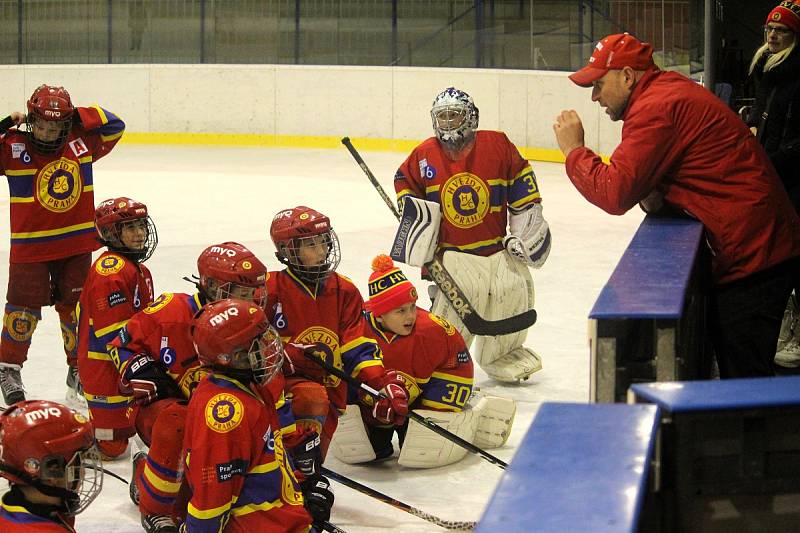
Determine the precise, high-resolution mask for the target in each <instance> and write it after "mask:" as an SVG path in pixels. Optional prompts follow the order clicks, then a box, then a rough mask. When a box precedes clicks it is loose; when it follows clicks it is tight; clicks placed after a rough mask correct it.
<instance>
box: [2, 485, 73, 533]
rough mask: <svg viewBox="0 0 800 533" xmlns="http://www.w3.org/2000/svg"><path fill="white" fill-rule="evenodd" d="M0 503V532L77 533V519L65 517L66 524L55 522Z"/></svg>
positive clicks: (23, 509)
mask: <svg viewBox="0 0 800 533" xmlns="http://www.w3.org/2000/svg"><path fill="white" fill-rule="evenodd" d="M6 496H7V494H4V495H3V501H2V502H0V531H8V532H9V533H10V532H12V531H13V532H14V533H65V532H67V531H68V532H70V533H75V517H69V518H67V517H64V518H63V520H64V522H54V521H52V520H50V519H48V518H44V517H42V516H39V515H35V514H33V513H31V512H30V511H28V510H27V509H25V508H24V507H21V506H19V505H11V504H8V503H6V502H5V499H6Z"/></svg>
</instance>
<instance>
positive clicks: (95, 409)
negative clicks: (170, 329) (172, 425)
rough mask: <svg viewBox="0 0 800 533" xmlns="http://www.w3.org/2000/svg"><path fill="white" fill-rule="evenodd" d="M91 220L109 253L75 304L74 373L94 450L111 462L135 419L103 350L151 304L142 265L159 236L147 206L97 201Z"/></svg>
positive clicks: (149, 285) (124, 445)
mask: <svg viewBox="0 0 800 533" xmlns="http://www.w3.org/2000/svg"><path fill="white" fill-rule="evenodd" d="M94 221H95V227H97V234H98V240H99V241H100V242H101V243H102V244H103V245H105V246H107V247H108V250H107V251H105V252H103V254H102V255H100V257H98V258H97V260H96V261H95V262H94V265H92V268H91V269H90V270H89V275H88V276H87V278H86V283H85V284H84V286H83V292H82V293H81V298H80V301H79V302H78V308H77V313H76V314H77V316H78V371H79V374H80V383H81V385H82V387H83V395H84V396H85V397H86V401H87V404H88V407H89V414H90V415H91V418H92V425H93V426H94V430H95V437H96V438H97V445H98V447H99V448H100V452H101V453H102V454H103V458H104V459H106V460H109V459H113V458H115V457H118V456H120V455H121V454H122V453H123V452H124V451H125V449H126V448H127V447H128V439H129V438H130V437H132V436H133V435H135V434H136V429H135V428H134V426H133V421H134V420H135V419H136V418H135V409H134V408H133V407H134V406H133V404H132V400H133V398H132V397H131V396H128V395H121V394H120V392H119V373H118V372H117V367H116V366H114V363H113V362H112V361H111V358H110V357H109V356H108V352H107V350H106V345H107V344H108V343H110V342H111V341H112V340H113V339H114V338H115V337H116V336H117V335H118V334H119V332H120V330H121V329H122V328H123V327H125V324H127V323H128V319H130V317H131V316H133V314H134V313H137V312H139V311H141V310H142V309H144V308H145V307H147V306H148V305H150V302H152V301H153V296H154V294H153V277H152V276H151V275H150V271H149V270H148V269H147V267H146V266H144V264H143V263H144V262H145V261H147V259H148V258H150V256H151V255H152V254H153V252H154V251H155V249H156V245H157V244H158V234H157V233H156V227H155V225H154V224H153V221H152V220H151V218H150V217H149V216H148V214H147V206H146V205H144V204H143V203H141V202H137V201H136V200H132V199H130V198H126V197H120V198H111V199H109V200H105V201H103V202H100V205H98V206H97V209H96V210H95V215H94Z"/></svg>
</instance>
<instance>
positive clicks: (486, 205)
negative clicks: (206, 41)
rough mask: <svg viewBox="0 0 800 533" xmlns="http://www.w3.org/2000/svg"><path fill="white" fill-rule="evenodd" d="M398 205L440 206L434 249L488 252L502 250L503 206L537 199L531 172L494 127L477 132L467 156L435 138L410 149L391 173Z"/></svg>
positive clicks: (538, 199)
mask: <svg viewBox="0 0 800 533" xmlns="http://www.w3.org/2000/svg"><path fill="white" fill-rule="evenodd" d="M394 188H395V192H396V193H397V201H398V203H402V200H403V198H404V197H406V196H414V197H416V198H421V199H424V200H428V201H430V202H436V203H438V204H440V205H441V208H442V221H441V224H440V226H439V249H440V250H460V251H462V252H467V253H471V254H476V255H482V256H488V255H492V254H493V253H495V252H497V251H500V250H502V249H503V245H502V241H503V237H505V235H506V226H507V224H508V218H507V208H508V206H511V207H514V208H517V209H522V208H524V207H525V206H527V205H529V204H531V203H533V202H540V201H541V197H540V195H539V186H538V185H537V183H536V176H535V175H534V173H533V170H532V169H531V166H530V165H529V164H528V161H526V160H525V159H523V157H522V156H521V155H520V154H519V151H518V150H517V148H516V146H514V144H513V143H512V142H511V141H510V140H508V137H506V134H505V133H502V132H499V131H478V132H476V133H475V145H474V147H473V148H472V150H471V151H470V152H469V154H467V156H466V157H464V158H462V159H459V160H458V161H453V160H451V159H450V158H448V157H447V155H446V154H445V152H444V150H442V147H441V146H440V145H439V141H438V139H436V137H431V138H430V139H427V140H426V141H424V142H423V143H422V144H420V145H419V146H417V147H416V148H414V150H413V151H412V152H411V155H409V156H408V158H407V159H406V160H405V161H404V162H403V164H402V165H400V168H399V169H398V171H397V174H395V177H394Z"/></svg>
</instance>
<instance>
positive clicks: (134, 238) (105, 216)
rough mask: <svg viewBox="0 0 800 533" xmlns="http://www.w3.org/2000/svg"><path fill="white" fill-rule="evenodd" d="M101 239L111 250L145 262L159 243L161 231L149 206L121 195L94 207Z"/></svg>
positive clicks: (139, 261)
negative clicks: (158, 230)
mask: <svg viewBox="0 0 800 533" xmlns="http://www.w3.org/2000/svg"><path fill="white" fill-rule="evenodd" d="M94 224H95V226H96V227H97V234H98V236H99V237H98V240H99V241H100V242H101V243H102V244H103V245H104V246H108V248H109V250H112V251H115V252H119V253H121V254H124V255H126V256H127V257H130V258H131V259H132V260H134V261H136V262H137V263H144V262H145V261H147V260H148V259H150V256H152V255H153V252H154V251H155V250H156V246H158V233H157V232H156V226H155V224H153V220H152V219H151V218H150V216H149V215H148V214H147V206H146V205H144V204H143V203H141V202H137V201H136V200H131V199H130V198H126V197H124V196H121V197H119V198H110V199H108V200H104V201H102V202H100V205H98V206H97V209H95V211H94Z"/></svg>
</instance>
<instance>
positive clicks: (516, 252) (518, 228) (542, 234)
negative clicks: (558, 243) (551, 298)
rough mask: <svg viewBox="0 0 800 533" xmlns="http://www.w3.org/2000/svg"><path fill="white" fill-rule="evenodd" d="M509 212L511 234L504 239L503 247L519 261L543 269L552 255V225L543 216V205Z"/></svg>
mask: <svg viewBox="0 0 800 533" xmlns="http://www.w3.org/2000/svg"><path fill="white" fill-rule="evenodd" d="M508 211H509V216H508V219H509V234H508V235H506V236H505V238H503V246H504V247H505V249H506V250H507V251H508V253H509V254H511V257H513V258H514V259H516V260H517V261H520V262H522V263H525V264H527V265H529V266H532V267H533V268H539V267H541V266H542V265H543V264H544V262H545V261H546V260H547V256H548V255H549V254H550V225H549V224H548V223H547V221H546V220H545V219H544V216H543V215H542V204H533V205H531V206H530V207H528V208H526V209H523V210H521V211H517V210H515V209H513V208H509V210H508Z"/></svg>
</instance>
